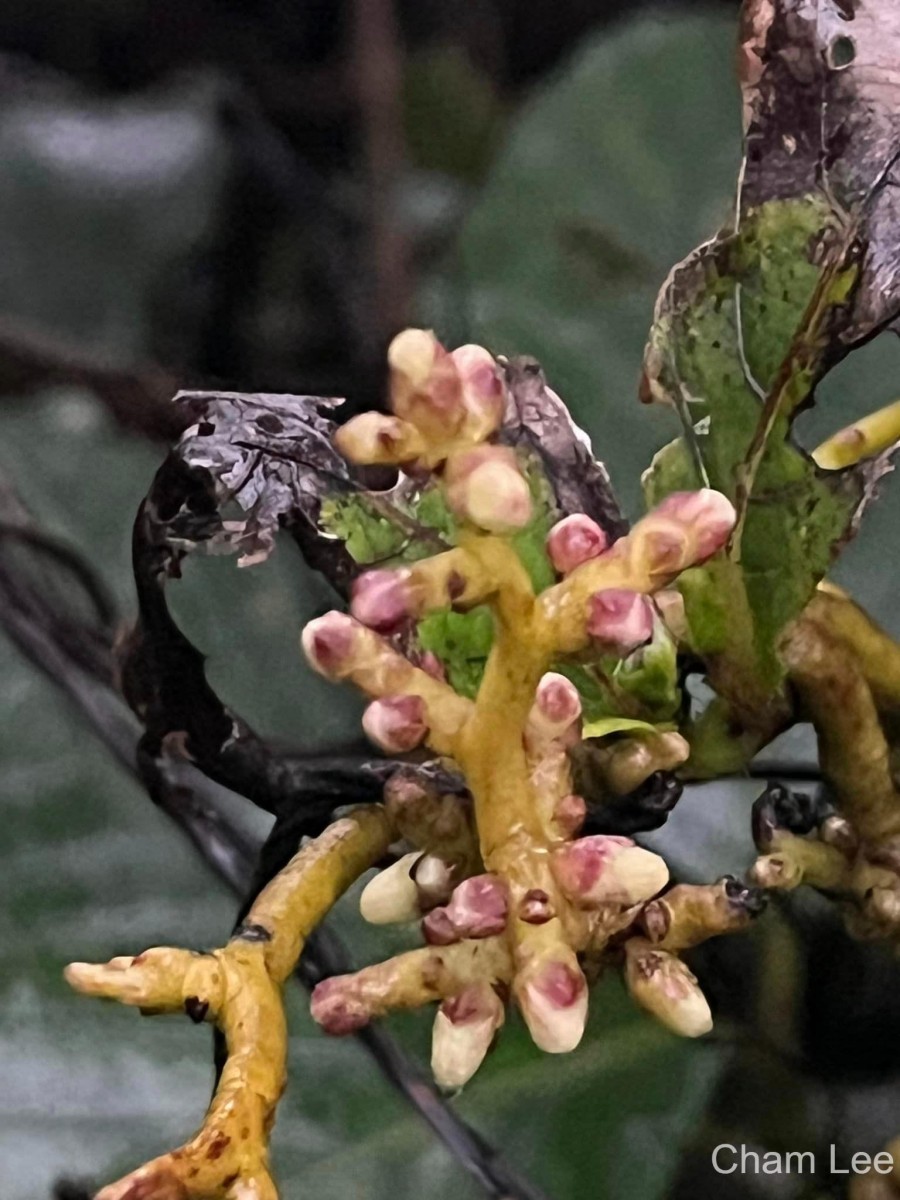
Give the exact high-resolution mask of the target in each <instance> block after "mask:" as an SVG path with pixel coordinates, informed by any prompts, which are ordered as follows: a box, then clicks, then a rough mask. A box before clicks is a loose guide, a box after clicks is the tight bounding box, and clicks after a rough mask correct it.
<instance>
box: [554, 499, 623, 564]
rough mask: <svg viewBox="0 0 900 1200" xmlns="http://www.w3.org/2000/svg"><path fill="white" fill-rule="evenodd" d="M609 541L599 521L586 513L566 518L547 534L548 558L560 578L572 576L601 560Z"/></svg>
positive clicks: (574, 514)
mask: <svg viewBox="0 0 900 1200" xmlns="http://www.w3.org/2000/svg"><path fill="white" fill-rule="evenodd" d="M608 546H609V538H608V537H607V536H606V534H605V533H604V531H603V530H602V529H601V528H600V526H599V525H598V524H597V522H596V521H592V520H591V518H590V517H588V516H586V515H585V514H584V513H573V514H572V516H570V517H564V518H563V519H562V520H561V521H557V523H556V524H555V525H554V526H553V528H552V529H551V530H550V532H549V533H548V534H547V554H548V555H549V557H550V561H551V562H552V563H553V566H554V567H555V568H556V570H557V571H558V572H559V573H560V575H568V574H569V573H570V572H571V571H574V570H575V568H576V567H580V566H581V564H582V563H585V562H588V560H589V559H592V558H599V556H600V555H601V554H602V553H603V551H604V550H606V549H607V547H608Z"/></svg>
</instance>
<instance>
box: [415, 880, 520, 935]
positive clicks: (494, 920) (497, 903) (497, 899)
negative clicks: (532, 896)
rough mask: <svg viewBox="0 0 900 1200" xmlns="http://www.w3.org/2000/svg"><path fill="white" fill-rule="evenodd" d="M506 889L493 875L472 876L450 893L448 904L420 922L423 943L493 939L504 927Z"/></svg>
mask: <svg viewBox="0 0 900 1200" xmlns="http://www.w3.org/2000/svg"><path fill="white" fill-rule="evenodd" d="M508 907H509V906H508V901H507V896H506V888H505V887H504V885H503V884H502V883H501V882H500V880H499V879H497V878H496V876H494V875H474V876H472V878H470V879H465V880H463V882H462V883H461V884H460V885H459V887H458V888H456V889H455V890H454V892H453V895H452V896H451V898H450V903H449V904H448V905H447V906H446V907H444V908H436V909H434V911H433V912H430V913H429V914H428V916H427V917H426V918H425V920H424V921H423V922H422V931H423V933H424V934H425V939H426V941H428V942H430V943H431V944H432V945H439V946H446V945H449V944H450V943H451V942H458V941H460V940H461V939H462V938H483V937H492V936H493V935H494V934H498V933H502V932H503V931H504V929H505V928H506V917H507V912H508Z"/></svg>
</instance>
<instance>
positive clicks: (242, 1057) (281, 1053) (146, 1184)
mask: <svg viewBox="0 0 900 1200" xmlns="http://www.w3.org/2000/svg"><path fill="white" fill-rule="evenodd" d="M392 837H393V829H392V827H391V823H390V821H389V819H388V817H387V815H386V814H385V812H384V810H383V809H381V808H378V807H376V806H372V807H370V808H365V809H360V810H358V811H356V812H354V813H352V814H351V815H349V816H347V817H345V818H343V819H341V820H339V821H337V822H336V823H335V824H334V825H332V826H330V827H329V828H328V829H327V830H326V831H325V833H323V834H322V835H321V837H319V838H316V839H315V840H314V841H312V842H310V843H309V844H308V845H307V846H306V847H304V848H303V849H302V850H300V851H299V853H298V854H297V855H295V857H294V858H293V859H292V860H291V862H290V864H289V865H288V866H287V867H286V868H285V869H284V871H282V872H281V874H279V875H278V876H276V877H275V879H273V880H272V882H271V883H270V884H268V885H267V887H265V888H264V889H263V891H262V892H261V893H260V895H259V896H258V897H257V899H256V901H255V902H254V904H253V906H252V908H251V909H250V912H249V913H248V915H247V918H246V920H245V921H244V922H243V924H242V925H241V927H240V929H239V930H238V931H237V933H236V934H235V936H234V937H233V938H232V940H231V941H230V942H229V943H228V945H227V946H224V947H223V948H221V949H219V950H214V951H212V952H211V953H209V954H195V953H192V952H191V951H188V950H179V949H172V948H168V947H159V948H156V949H152V950H148V951H146V952H145V953H144V954H139V955H138V956H137V957H136V958H118V959H113V960H112V961H111V962H109V963H106V964H104V965H102V966H95V965H91V964H88V963H72V964H71V965H70V966H69V967H68V968H67V970H66V978H67V979H68V981H69V983H70V984H71V985H72V986H73V987H75V988H76V989H77V990H79V991H81V992H86V993H88V994H90V995H96V996H106V997H108V998H110V999H118V1000H120V1001H122V1002H123V1003H125V1004H132V1005H135V1006H137V1007H139V1008H140V1009H141V1011H142V1012H145V1013H157V1012H180V1011H186V1012H187V1013H188V1015H189V1016H190V1017H191V1018H192V1019H193V1020H195V1021H212V1022H215V1023H216V1024H217V1025H218V1026H219V1028H220V1029H221V1030H222V1032H223V1033H224V1035H225V1042H226V1047H227V1053H228V1057H227V1060H226V1062H225V1066H224V1069H223V1071H222V1074H221V1077H220V1079H219V1083H218V1086H217V1088H216V1092H215V1095H214V1096H213V1099H212V1103H211V1104H210V1107H209V1110H208V1112H207V1114H206V1117H205V1119H204V1122H203V1125H202V1127H201V1129H200V1131H199V1132H198V1133H197V1135H196V1136H195V1137H194V1138H192V1139H191V1140H190V1141H189V1142H187V1143H186V1144H185V1145H184V1146H182V1147H180V1148H179V1149H178V1150H174V1151H172V1152H171V1153H169V1154H164V1155H162V1156H161V1157H159V1158H156V1159H154V1160H153V1161H152V1162H149V1163H146V1164H145V1165H144V1166H142V1167H140V1168H138V1170H137V1171H134V1172H132V1173H131V1174H130V1175H127V1176H125V1177H124V1178H122V1179H120V1180H118V1181H117V1182H116V1183H113V1184H110V1185H109V1186H108V1187H106V1188H104V1189H103V1190H102V1191H101V1192H100V1193H99V1195H98V1197H97V1200H135V1198H136V1197H138V1196H146V1197H148V1198H149V1200H163V1198H167V1197H169V1196H171V1197H173V1198H176V1197H177V1200H207V1198H208V1197H210V1196H219V1195H222V1196H225V1197H226V1198H227V1200H275V1197H276V1190H275V1185H274V1183H273V1182H272V1179H271V1177H270V1175H269V1168H268V1139H269V1133H270V1131H271V1128H272V1124H273V1122H274V1118H275V1107H276V1105H277V1103H278V1100H279V1098H280V1096H281V1093H282V1091H283V1089H284V1084H285V1078H286V1059H287V1030H286V1026H285V1020H284V1010H283V1006H282V997H281V985H282V984H283V983H284V981H285V979H286V978H287V977H288V975H289V974H290V973H291V971H292V970H293V968H294V966H295V964H296V961H297V959H298V957H299V955H300V951H301V950H302V948H303V943H304V941H305V939H306V937H307V936H308V935H309V933H310V932H311V931H312V930H313V929H314V927H315V926H316V925H317V924H318V922H319V921H320V920H321V919H322V917H323V916H324V915H325V913H326V912H327V911H328V910H329V909H330V908H331V906H332V905H333V904H334V902H335V900H336V899H337V897H338V896H339V895H340V894H341V892H343V891H344V890H345V889H346V888H347V887H348V886H349V885H350V884H351V883H352V882H353V881H354V880H355V879H356V878H357V877H358V876H359V875H360V874H362V872H363V871H364V870H366V868H367V867H369V866H371V865H372V864H373V863H374V862H377V860H378V859H379V858H381V857H382V855H383V854H384V853H385V851H386V850H387V847H388V845H389V844H390V842H391V839H392Z"/></svg>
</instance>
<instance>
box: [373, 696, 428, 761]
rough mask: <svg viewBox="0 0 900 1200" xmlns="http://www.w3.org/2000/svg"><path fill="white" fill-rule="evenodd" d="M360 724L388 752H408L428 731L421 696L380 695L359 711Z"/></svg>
mask: <svg viewBox="0 0 900 1200" xmlns="http://www.w3.org/2000/svg"><path fill="white" fill-rule="evenodd" d="M362 727H363V731H364V732H365V734H366V736H367V737H369V738H371V740H372V741H373V742H374V743H375V745H376V746H380V747H381V749H382V750H385V751H387V753H388V754H408V753H409V751H410V750H415V748H416V746H421V744H422V742H423V741H424V740H425V738H426V737H427V735H428V710H427V709H426V707H425V701H424V700H423V699H422V697H421V696H382V697H381V698H380V699H378V700H373V701H372V703H371V704H370V705H369V706H368V708H367V709H366V710H365V712H364V713H363V718H362Z"/></svg>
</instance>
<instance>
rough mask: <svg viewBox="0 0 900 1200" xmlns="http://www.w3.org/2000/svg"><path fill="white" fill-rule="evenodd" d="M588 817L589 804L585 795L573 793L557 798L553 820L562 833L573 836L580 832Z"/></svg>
mask: <svg viewBox="0 0 900 1200" xmlns="http://www.w3.org/2000/svg"><path fill="white" fill-rule="evenodd" d="M586 817H587V804H586V803H585V801H584V797H583V796H576V795H575V794H574V793H571V794H570V795H568V796H563V797H562V799H560V800H557V802H556V807H555V808H554V810H553V820H554V822H555V824H556V827H557V829H558V830H559V832H560V834H561V835H562V836H563V837H565V838H572V837H575V835H576V834H577V833H578V831H579V830H580V829H581V827H582V825H583V824H584V822H585V818H586Z"/></svg>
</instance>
